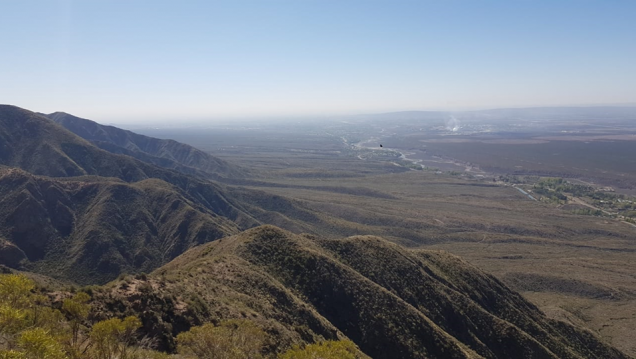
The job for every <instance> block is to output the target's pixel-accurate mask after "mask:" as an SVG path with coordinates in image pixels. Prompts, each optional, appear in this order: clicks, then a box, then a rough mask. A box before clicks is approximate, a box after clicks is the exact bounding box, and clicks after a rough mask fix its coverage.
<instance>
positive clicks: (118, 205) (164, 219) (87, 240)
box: [0, 169, 258, 284]
mask: <svg viewBox="0 0 636 359" xmlns="http://www.w3.org/2000/svg"><path fill="white" fill-rule="evenodd" d="M205 189H206V190H207V192H204V191H192V192H191V193H190V194H189V193H186V192H183V191H181V190H180V189H178V188H177V187H175V186H173V185H170V184H169V183H166V182H164V181H161V180H158V179H147V180H143V181H139V182H135V183H126V182H123V181H120V180H116V179H103V178H95V177H81V178H73V179H68V180H55V179H52V178H48V177H39V176H34V175H31V174H29V173H27V172H24V171H21V170H18V169H1V170H0V193H2V199H1V200H0V237H2V238H3V240H2V243H3V244H0V264H5V265H8V266H10V267H14V268H22V269H27V270H32V271H36V272H42V273H53V275H54V276H55V277H57V278H64V279H70V280H73V281H76V282H78V283H84V284H92V283H104V282H106V281H108V280H112V279H114V278H115V277H116V276H117V275H119V274H120V273H121V272H140V271H147V272H148V271H151V270H153V269H155V268H157V267H159V266H160V265H162V264H164V263H166V262H168V261H169V260H171V259H172V258H174V257H176V256H178V255H179V254H181V253H183V252H184V251H185V250H187V249H188V248H190V247H192V246H194V245H197V244H202V243H206V242H209V241H211V240H215V239H218V238H221V237H224V236H226V235H230V234H234V233H237V232H239V231H240V229H241V228H246V227H250V226H253V225H255V224H257V223H258V222H256V221H255V220H253V219H251V218H250V217H248V216H247V215H245V214H244V213H243V212H241V211H240V210H237V209H236V208H235V207H234V206H233V205H232V204H231V203H229V202H228V201H227V200H226V199H225V198H224V197H223V195H222V190H221V189H220V188H218V187H215V186H214V185H213V184H207V185H206V188H205ZM192 194H193V195H196V196H197V197H200V199H199V200H198V201H196V200H195V199H193V198H192ZM203 199H205V200H206V203H207V204H208V207H205V206H204V205H202V204H201V203H202V202H203Z"/></svg>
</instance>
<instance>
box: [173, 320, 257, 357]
mask: <svg viewBox="0 0 636 359" xmlns="http://www.w3.org/2000/svg"><path fill="white" fill-rule="evenodd" d="M265 339H266V334H265V332H264V331H263V330H262V329H260V328H259V327H258V326H256V325H255V324H254V323H252V322H250V321H248V320H229V321H226V322H223V323H221V324H220V325H219V326H214V325H213V324H204V325H202V326H200V327H193V328H192V329H190V330H189V331H187V332H185V333H181V334H179V335H178V336H177V345H178V352H179V353H180V354H189V355H194V356H195V357H197V358H202V359H217V358H218V359H220V358H223V359H244V358H250V359H255V358H261V357H262V356H261V350H262V348H263V345H264V343H265Z"/></svg>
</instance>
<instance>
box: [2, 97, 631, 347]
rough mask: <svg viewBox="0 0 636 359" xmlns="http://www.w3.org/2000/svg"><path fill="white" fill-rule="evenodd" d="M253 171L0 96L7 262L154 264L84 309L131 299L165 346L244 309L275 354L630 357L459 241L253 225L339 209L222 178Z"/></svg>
mask: <svg viewBox="0 0 636 359" xmlns="http://www.w3.org/2000/svg"><path fill="white" fill-rule="evenodd" d="M250 176H251V174H250V171H249V170H246V169H243V168H240V167H239V166H235V165H233V164H230V163H228V162H226V161H223V160H220V159H218V158H215V157H214V156H212V155H210V154H207V153H204V152H202V151H199V150H197V149H195V148H193V147H191V146H187V145H184V144H180V143H178V142H175V141H171V140H159V139H155V138H151V137H147V136H141V135H137V134H135V133H132V132H130V131H124V130H121V129H117V128H115V127H110V126H102V125H99V124H96V123H95V122H92V121H89V120H84V119H80V118H77V117H74V116H71V115H68V114H64V113H55V114H51V115H41V114H37V113H34V112H30V111H27V110H24V109H20V108H17V107H14V106H0V264H3V265H5V266H8V267H11V268H13V269H17V270H21V271H26V272H34V273H39V275H40V276H42V275H45V276H51V277H54V278H57V279H61V280H64V281H70V282H73V283H78V284H82V285H103V284H105V283H107V282H109V281H113V280H114V279H115V278H117V277H118V276H119V275H120V274H123V273H141V272H147V273H148V272H152V273H151V274H150V275H149V276H145V275H144V276H138V277H137V278H136V279H130V278H123V279H120V280H115V281H113V282H111V283H110V284H107V285H104V286H101V287H91V288H92V289H91V292H92V293H93V297H92V305H93V308H97V309H95V311H96V312H95V313H93V316H94V317H95V318H96V319H98V318H100V317H101V318H110V317H112V316H123V315H130V314H135V315H137V316H138V317H139V318H140V319H141V320H142V324H143V325H142V328H143V329H142V331H143V332H144V333H143V334H145V335H148V336H150V337H151V338H153V339H155V340H156V341H157V342H158V343H159V345H160V348H161V349H164V350H168V351H171V350H174V343H175V339H174V338H175V336H176V335H177V334H179V333H180V332H183V331H185V330H188V329H189V328H190V327H191V326H193V325H200V324H201V323H205V322H218V321H219V320H222V319H231V318H243V319H245V318H247V319H249V320H252V321H253V322H255V323H257V324H258V325H259V326H260V327H262V328H263V329H265V330H266V331H267V333H268V335H270V336H271V337H272V338H274V339H275V343H276V344H275V345H273V346H272V348H270V349H271V352H270V354H272V353H275V352H276V351H277V350H278V351H280V350H279V349H281V348H289V347H290V346H291V345H292V344H303V343H313V342H316V341H320V340H324V339H344V338H349V339H351V340H352V341H354V342H355V343H356V344H357V345H358V346H359V347H360V349H361V350H362V351H364V352H365V353H366V354H368V355H370V356H372V357H374V358H626V356H625V355H623V354H622V353H620V352H619V351H617V350H616V349H614V348H612V347H610V346H608V345H606V344H604V343H603V342H602V341H600V340H599V339H598V338H597V337H596V336H595V335H594V334H592V333H590V332H588V331H585V330H582V329H579V328H576V327H574V326H572V325H569V324H565V323H562V322H558V321H554V320H549V319H547V318H546V317H545V315H543V313H541V312H540V311H539V310H538V309H537V308H536V307H535V306H533V305H532V304H531V303H529V302H527V301H525V300H524V299H523V298H522V297H521V296H520V295H519V294H517V293H515V292H513V291H511V290H510V289H509V288H507V287H506V286H505V285H504V284H502V283H501V282H500V281H498V280H497V279H495V278H494V277H492V276H489V275H487V274H485V273H483V272H481V271H480V270H478V269H477V268H475V267H473V266H471V265H469V264H467V263H466V262H464V261H462V260H461V259H459V258H457V257H455V256H452V255H449V254H446V253H443V252H433V251H424V250H409V249H405V248H403V247H400V246H398V245H396V244H393V243H390V242H388V241H386V240H384V239H382V238H379V237H371V236H358V237H350V238H345V239H323V238H321V237H318V236H315V235H311V234H304V235H298V234H293V233H291V232H288V231H286V230H283V229H280V228H277V227H274V226H271V225H266V226H262V225H263V224H276V225H279V226H283V227H285V228H287V229H291V230H293V231H294V232H298V233H300V232H311V231H312V229H315V228H317V227H320V228H331V229H332V230H333V229H334V228H336V227H335V226H337V223H338V220H336V219H333V218H329V216H327V215H324V214H321V213H318V212H315V211H311V210H309V209H307V208H303V207H302V206H299V205H298V203H297V202H296V201H294V200H293V199H289V198H285V197H282V196H276V195H271V194H269V193H267V192H262V191H256V190H252V189H249V188H242V187H239V186H231V185H228V184H227V183H231V182H232V181H233V179H237V182H239V180H249V179H250ZM213 179H218V180H222V181H224V182H226V183H225V184H222V183H219V182H217V181H213ZM253 227H256V228H253ZM246 230H247V231H246Z"/></svg>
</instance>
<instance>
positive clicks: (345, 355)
mask: <svg viewBox="0 0 636 359" xmlns="http://www.w3.org/2000/svg"><path fill="white" fill-rule="evenodd" d="M364 357H365V356H364V355H363V354H362V353H360V351H359V350H358V348H357V347H356V345H355V344H354V343H353V342H352V341H350V340H338V341H335V340H329V341H325V342H322V343H317V344H310V345H307V346H306V347H305V348H304V349H301V348H300V347H294V348H292V349H290V350H288V351H286V352H285V353H283V354H281V355H279V356H278V358H279V359H359V358H364Z"/></svg>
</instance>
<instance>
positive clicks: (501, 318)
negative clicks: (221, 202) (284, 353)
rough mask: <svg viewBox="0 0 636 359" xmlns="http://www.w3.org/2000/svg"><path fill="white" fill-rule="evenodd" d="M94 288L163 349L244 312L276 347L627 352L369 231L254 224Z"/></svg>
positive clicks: (559, 354) (443, 260)
mask: <svg viewBox="0 0 636 359" xmlns="http://www.w3.org/2000/svg"><path fill="white" fill-rule="evenodd" d="M96 298H97V299H96V303H102V307H101V308H102V310H103V311H104V312H107V311H108V310H110V309H109V308H118V309H116V310H117V311H119V313H120V314H122V315H123V314H138V315H141V317H142V321H143V322H144V330H145V331H147V332H148V333H150V334H152V335H154V336H155V337H156V338H158V339H159V340H160V344H161V347H162V348H163V349H167V350H171V348H174V344H173V343H174V341H173V337H174V335H176V334H177V333H179V332H181V331H183V330H187V329H188V328H189V326H191V325H198V324H200V323H203V322H208V321H212V322H218V321H219V320H223V319H229V318H249V319H250V320H252V321H254V322H255V323H257V324H258V325H259V326H261V327H263V328H264V329H265V330H266V331H267V332H268V333H269V335H271V336H273V337H274V340H275V342H276V343H277V344H278V347H277V348H272V350H273V351H276V350H283V349H285V348H286V347H288V346H289V345H291V344H292V343H311V342H315V341H318V340H322V339H342V338H345V337H346V338H349V339H351V340H353V341H354V342H355V343H356V344H357V345H358V346H359V347H360V349H361V350H362V351H364V352H365V353H366V354H368V355H370V356H371V357H373V358H396V357H399V358H482V357H483V358H512V357H514V358H626V356H625V355H623V354H621V353H620V352H618V351H617V350H615V349H613V348H611V347H609V346H607V345H605V344H603V343H602V342H600V341H599V339H597V338H596V337H595V336H594V335H593V334H591V333H590V332H587V331H584V330H580V329H577V328H575V327H573V326H570V325H568V324H565V323H562V322H558V321H554V320H550V319H548V318H546V317H545V315H544V314H543V313H541V312H540V311H539V310H538V309H537V308H536V307H535V306H534V305H532V304H530V303H529V302H527V301H526V300H524V299H523V298H522V297H521V296H520V295H519V294H517V293H515V292H513V291H511V290H510V289H508V288H507V287H506V286H505V285H503V284H502V283H501V282H500V281H498V280H497V279H495V278H494V277H492V276H490V275H487V274H485V273H483V272H481V271H480V270H478V269H476V268H475V267H473V266H471V265H469V264H467V263H466V262H464V261H463V260H461V259H459V258H458V257H455V256H452V255H450V254H447V253H445V252H438V251H426V250H409V249H405V248H403V247H401V246H399V245H396V244H392V243H390V242H388V241H386V240H384V239H381V238H379V237H372V236H358V237H350V238H346V239H334V240H324V239H319V238H316V237H313V236H299V235H294V234H292V233H290V232H287V231H284V230H281V229H279V228H276V227H273V226H263V227H258V228H255V229H251V230H249V231H246V232H243V233H240V234H238V235H236V236H232V237H229V238H224V239H222V240H219V241H215V242H212V243H209V244H206V245H203V246H198V247H195V248H193V249H191V250H190V251H188V252H186V253H185V254H183V255H181V256H179V257H177V258H176V259H175V260H173V261H172V262H170V263H169V264H167V265H165V266H164V267H162V268H160V269H158V270H156V271H155V272H153V273H152V274H151V276H149V277H148V279H133V280H130V279H127V280H125V281H119V282H114V283H112V284H110V285H109V286H108V287H106V288H105V289H101V290H100V291H99V293H97V294H96ZM153 312H154V313H155V314H151V313H153ZM98 316H99V315H98Z"/></svg>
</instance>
